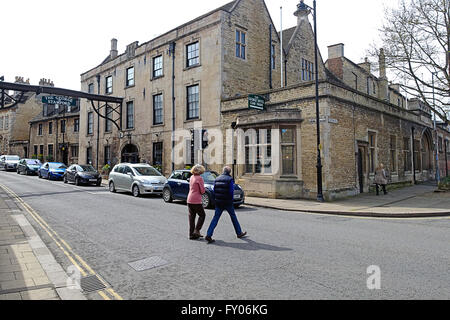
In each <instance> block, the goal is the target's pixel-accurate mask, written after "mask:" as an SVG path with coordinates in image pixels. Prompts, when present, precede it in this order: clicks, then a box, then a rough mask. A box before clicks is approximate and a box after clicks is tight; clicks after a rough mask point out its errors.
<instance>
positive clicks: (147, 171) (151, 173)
mask: <svg viewBox="0 0 450 320" xmlns="http://www.w3.org/2000/svg"><path fill="white" fill-rule="evenodd" d="M133 169H134V170H135V171H136V172H137V174H138V175H139V176H144V177H160V176H161V173H159V171H158V170H156V169H155V168H151V167H134V168H133Z"/></svg>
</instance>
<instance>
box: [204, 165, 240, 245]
mask: <svg viewBox="0 0 450 320" xmlns="http://www.w3.org/2000/svg"><path fill="white" fill-rule="evenodd" d="M214 194H215V203H216V213H215V215H214V218H213V220H212V221H211V225H210V226H209V229H208V234H207V236H206V238H205V240H206V241H208V243H213V242H215V240H213V238H212V236H213V234H214V229H215V228H216V227H217V224H218V223H219V220H220V217H221V216H222V213H223V211H224V210H227V212H228V214H229V215H230V218H231V221H232V222H233V226H234V230H235V231H236V234H237V237H238V238H239V239H242V238H244V237H246V236H247V232H242V229H241V226H240V224H239V221H238V219H237V216H236V213H235V211H234V180H233V178H232V177H231V168H230V167H225V168H223V174H222V175H221V176H220V177H218V178H217V179H216V181H215V182H214Z"/></svg>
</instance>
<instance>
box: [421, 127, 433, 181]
mask: <svg viewBox="0 0 450 320" xmlns="http://www.w3.org/2000/svg"><path fill="white" fill-rule="evenodd" d="M421 146H422V150H421V153H422V170H423V171H429V172H431V171H432V170H433V135H432V134H431V131H430V130H429V129H427V130H425V132H424V133H423V135H422V143H421Z"/></svg>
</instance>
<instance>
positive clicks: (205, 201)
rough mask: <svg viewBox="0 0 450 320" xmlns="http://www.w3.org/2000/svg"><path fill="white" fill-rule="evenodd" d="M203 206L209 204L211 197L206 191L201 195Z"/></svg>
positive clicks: (207, 206) (205, 206) (206, 206)
mask: <svg viewBox="0 0 450 320" xmlns="http://www.w3.org/2000/svg"><path fill="white" fill-rule="evenodd" d="M202 205H203V208H205V209H208V208H209V207H210V206H211V198H210V196H209V194H208V193H205V194H203V195H202Z"/></svg>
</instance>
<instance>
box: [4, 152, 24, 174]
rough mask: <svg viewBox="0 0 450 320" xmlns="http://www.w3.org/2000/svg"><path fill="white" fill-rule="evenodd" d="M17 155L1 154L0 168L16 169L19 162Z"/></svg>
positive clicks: (6, 169)
mask: <svg viewBox="0 0 450 320" xmlns="http://www.w3.org/2000/svg"><path fill="white" fill-rule="evenodd" d="M19 161H20V157H19V156H7V155H4V156H1V157H0V168H2V169H3V170H5V171H16V170H17V165H18V164H19Z"/></svg>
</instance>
